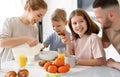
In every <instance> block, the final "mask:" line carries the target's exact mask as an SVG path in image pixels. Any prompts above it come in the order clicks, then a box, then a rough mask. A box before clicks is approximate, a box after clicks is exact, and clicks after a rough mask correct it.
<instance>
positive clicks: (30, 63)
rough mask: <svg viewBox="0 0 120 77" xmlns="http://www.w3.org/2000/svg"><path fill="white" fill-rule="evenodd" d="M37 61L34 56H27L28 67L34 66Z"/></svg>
mask: <svg viewBox="0 0 120 77" xmlns="http://www.w3.org/2000/svg"><path fill="white" fill-rule="evenodd" d="M34 61H35V57H34V56H27V64H28V65H33V64H34Z"/></svg>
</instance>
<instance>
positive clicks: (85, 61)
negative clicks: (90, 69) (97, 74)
mask: <svg viewBox="0 0 120 77" xmlns="http://www.w3.org/2000/svg"><path fill="white" fill-rule="evenodd" d="M104 62H105V58H103V57H101V58H97V59H76V64H79V65H85V66H101V65H103V64H104Z"/></svg>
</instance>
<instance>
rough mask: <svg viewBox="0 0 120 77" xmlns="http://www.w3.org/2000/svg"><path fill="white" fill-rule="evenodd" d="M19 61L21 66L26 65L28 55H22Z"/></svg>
mask: <svg viewBox="0 0 120 77" xmlns="http://www.w3.org/2000/svg"><path fill="white" fill-rule="evenodd" d="M18 62H19V66H20V67H23V68H24V67H25V66H26V62H27V57H26V56H25V55H20V56H19V60H18Z"/></svg>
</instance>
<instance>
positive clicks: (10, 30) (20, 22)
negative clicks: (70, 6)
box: [0, 0, 47, 61]
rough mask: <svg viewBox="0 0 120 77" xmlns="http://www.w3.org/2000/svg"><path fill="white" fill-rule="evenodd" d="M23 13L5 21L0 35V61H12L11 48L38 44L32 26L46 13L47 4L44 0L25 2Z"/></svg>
mask: <svg viewBox="0 0 120 77" xmlns="http://www.w3.org/2000/svg"><path fill="white" fill-rule="evenodd" d="M24 9H25V12H24V13H23V14H22V15H21V16H20V17H12V18H8V19H6V21H5V22H4V24H3V29H2V33H1V35H0V47H2V48H4V50H3V51H2V52H1V57H2V58H1V60H2V61H8V60H11V59H13V55H12V50H11V48H13V47H15V46H18V45H21V44H24V43H27V44H28V45H29V46H35V45H36V44H38V41H37V35H38V29H37V27H36V26H35V25H34V24H35V23H36V22H40V21H41V20H42V17H43V16H44V14H45V13H46V11H47V4H46V2H44V0H27V1H26V4H25V7H24Z"/></svg>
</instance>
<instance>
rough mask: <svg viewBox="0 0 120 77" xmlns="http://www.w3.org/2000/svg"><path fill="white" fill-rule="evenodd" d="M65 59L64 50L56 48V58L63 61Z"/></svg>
mask: <svg viewBox="0 0 120 77" xmlns="http://www.w3.org/2000/svg"><path fill="white" fill-rule="evenodd" d="M64 57H65V48H58V58H62V59H64Z"/></svg>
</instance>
